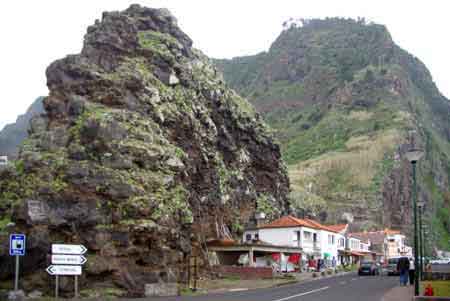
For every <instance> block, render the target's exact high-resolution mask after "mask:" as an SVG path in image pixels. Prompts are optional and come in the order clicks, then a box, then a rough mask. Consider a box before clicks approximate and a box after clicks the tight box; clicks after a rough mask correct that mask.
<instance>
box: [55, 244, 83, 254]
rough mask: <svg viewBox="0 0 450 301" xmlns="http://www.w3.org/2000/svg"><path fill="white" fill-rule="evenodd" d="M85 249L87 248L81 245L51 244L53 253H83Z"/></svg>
mask: <svg viewBox="0 0 450 301" xmlns="http://www.w3.org/2000/svg"><path fill="white" fill-rule="evenodd" d="M86 251H87V249H86V247H85V246H83V245H63V244H52V253H53V254H72V255H83V254H84V253H86Z"/></svg>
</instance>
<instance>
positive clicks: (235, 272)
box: [213, 265, 273, 279]
mask: <svg viewBox="0 0 450 301" xmlns="http://www.w3.org/2000/svg"><path fill="white" fill-rule="evenodd" d="M213 271H214V272H216V273H219V274H221V275H222V276H232V277H239V278H241V279H268V278H272V277H273V271H272V268H270V267H240V266H226V265H219V266H215V267H213Z"/></svg>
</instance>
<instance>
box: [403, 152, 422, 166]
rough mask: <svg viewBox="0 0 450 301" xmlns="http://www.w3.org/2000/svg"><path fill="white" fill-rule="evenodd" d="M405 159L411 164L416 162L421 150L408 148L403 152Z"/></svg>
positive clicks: (420, 156)
mask: <svg viewBox="0 0 450 301" xmlns="http://www.w3.org/2000/svg"><path fill="white" fill-rule="evenodd" d="M405 156H406V159H408V161H409V162H411V163H412V164H415V163H417V161H419V159H420V158H422V156H423V151H422V150H420V149H417V148H413V149H410V150H409V151H407V152H406V153H405Z"/></svg>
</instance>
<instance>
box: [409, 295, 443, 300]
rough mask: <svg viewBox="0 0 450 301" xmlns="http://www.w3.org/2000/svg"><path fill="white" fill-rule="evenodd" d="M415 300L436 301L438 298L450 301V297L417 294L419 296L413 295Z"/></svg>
mask: <svg viewBox="0 0 450 301" xmlns="http://www.w3.org/2000/svg"><path fill="white" fill-rule="evenodd" d="M413 300H415V301H435V300H436V301H438V300H447V301H450V297H433V296H430V297H425V296H419V297H414V299H413Z"/></svg>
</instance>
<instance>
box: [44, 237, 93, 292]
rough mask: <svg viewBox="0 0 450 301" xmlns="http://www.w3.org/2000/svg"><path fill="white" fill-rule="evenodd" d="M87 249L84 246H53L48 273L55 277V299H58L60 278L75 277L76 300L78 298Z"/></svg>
mask: <svg viewBox="0 0 450 301" xmlns="http://www.w3.org/2000/svg"><path fill="white" fill-rule="evenodd" d="M86 251H87V249H86V247H85V246H83V245H67V244H52V256H51V260H52V264H51V265H50V266H49V267H48V268H47V270H46V271H47V273H49V274H50V275H54V276H55V297H56V298H58V290H59V276H75V283H74V284H75V298H78V276H80V275H81V273H82V270H81V266H82V265H83V264H85V263H86V261H87V259H86V257H84V256H83V254H84V253H86Z"/></svg>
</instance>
